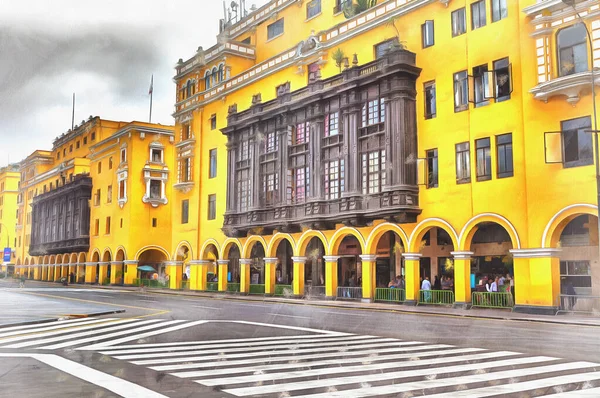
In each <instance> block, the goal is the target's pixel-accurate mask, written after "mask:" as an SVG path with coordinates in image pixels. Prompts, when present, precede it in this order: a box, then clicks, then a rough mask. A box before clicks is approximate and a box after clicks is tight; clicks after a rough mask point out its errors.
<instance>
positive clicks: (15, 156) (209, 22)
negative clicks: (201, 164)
mask: <svg viewBox="0 0 600 398" xmlns="http://www.w3.org/2000/svg"><path fill="white" fill-rule="evenodd" d="M227 3H230V1H228V2H227ZM246 3H247V7H248V8H250V6H251V5H252V4H256V5H257V6H262V5H263V4H265V3H267V0H246ZM222 14H223V4H222V0H152V1H149V0H103V1H92V0H52V1H48V0H4V1H0V140H1V142H0V166H4V165H6V164H7V162H8V161H9V159H10V162H15V161H19V160H21V159H23V158H25V157H26V156H28V155H29V154H30V153H31V152H32V151H34V150H36V149H50V148H51V146H52V141H53V139H54V138H55V137H56V136H58V135H60V134H62V133H64V132H66V131H67V130H68V129H69V128H70V127H71V102H72V93H73V92H75V93H76V107H75V124H79V123H81V121H82V120H83V119H87V118H88V117H89V116H90V115H94V116H100V117H102V118H105V119H113V120H124V121H130V120H142V121H147V120H148V110H149V96H148V88H149V86H150V77H151V75H152V74H154V99H153V101H154V106H153V111H152V121H153V122H156V123H162V124H173V118H172V117H171V113H172V112H173V106H174V103H175V85H174V83H173V80H172V78H173V75H174V66H175V64H176V62H177V60H178V59H179V58H183V59H188V58H190V57H191V56H192V55H193V54H194V53H195V50H196V48H197V47H198V46H203V47H204V48H205V49H207V48H209V47H210V46H212V45H213V44H215V42H216V35H217V33H218V29H219V18H222Z"/></svg>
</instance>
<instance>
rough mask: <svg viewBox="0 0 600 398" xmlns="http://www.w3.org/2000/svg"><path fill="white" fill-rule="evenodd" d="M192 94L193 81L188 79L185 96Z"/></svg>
mask: <svg viewBox="0 0 600 398" xmlns="http://www.w3.org/2000/svg"><path fill="white" fill-rule="evenodd" d="M192 94H193V93H192V81H191V80H188V81H187V84H186V86H185V96H186V98H189V97H191V96H192Z"/></svg>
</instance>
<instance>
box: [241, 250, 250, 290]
mask: <svg viewBox="0 0 600 398" xmlns="http://www.w3.org/2000/svg"><path fill="white" fill-rule="evenodd" d="M250 264H252V259H251V258H240V293H243V294H248V293H250Z"/></svg>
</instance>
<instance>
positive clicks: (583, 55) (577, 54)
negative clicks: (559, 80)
mask: <svg viewBox="0 0 600 398" xmlns="http://www.w3.org/2000/svg"><path fill="white" fill-rule="evenodd" d="M573 63H574V64H575V73H579V72H585V71H587V70H588V59H587V43H581V44H578V45H576V46H574V47H573Z"/></svg>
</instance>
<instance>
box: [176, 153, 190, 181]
mask: <svg viewBox="0 0 600 398" xmlns="http://www.w3.org/2000/svg"><path fill="white" fill-rule="evenodd" d="M179 167H180V171H179V172H180V177H179V182H191V181H192V158H185V159H183V160H182V161H181V162H180V163H179Z"/></svg>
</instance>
